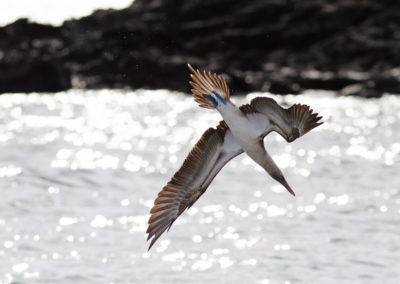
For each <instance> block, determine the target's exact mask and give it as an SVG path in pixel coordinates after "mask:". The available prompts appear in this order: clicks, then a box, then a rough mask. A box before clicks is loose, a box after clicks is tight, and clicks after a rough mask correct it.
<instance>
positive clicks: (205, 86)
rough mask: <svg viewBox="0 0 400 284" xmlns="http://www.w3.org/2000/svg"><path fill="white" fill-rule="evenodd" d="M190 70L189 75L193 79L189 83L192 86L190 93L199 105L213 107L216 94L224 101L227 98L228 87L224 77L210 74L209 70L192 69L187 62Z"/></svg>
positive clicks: (216, 99)
mask: <svg viewBox="0 0 400 284" xmlns="http://www.w3.org/2000/svg"><path fill="white" fill-rule="evenodd" d="M188 67H189V69H190V71H192V73H193V74H190V77H191V78H192V80H193V81H190V82H189V84H190V85H191V86H192V87H193V89H192V90H191V91H192V94H193V97H194V100H195V101H196V102H197V103H198V104H199V106H200V107H204V108H209V109H213V108H215V104H214V103H213V100H214V102H215V101H218V98H217V97H218V96H220V97H222V99H224V100H225V101H228V100H229V87H228V84H227V83H226V81H225V79H224V78H222V76H221V75H217V74H215V73H214V74H211V73H210V72H208V73H207V72H206V71H203V73H201V72H200V71H199V70H194V68H193V67H192V66H191V65H190V64H188Z"/></svg>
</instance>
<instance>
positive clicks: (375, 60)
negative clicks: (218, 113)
mask: <svg viewBox="0 0 400 284" xmlns="http://www.w3.org/2000/svg"><path fill="white" fill-rule="evenodd" d="M399 30H400V3H399V2H398V1H392V0H382V1H374V0H365V1H359V0H346V1H330V0H286V1H281V0H269V1H263V0H255V1H233V0H221V1H214V0H202V1H200V0H185V1H183V0H169V1H166V0H136V1H135V2H133V4H132V5H131V7H129V8H127V9H124V10H120V11H113V10H108V11H97V12H95V13H94V14H93V15H91V16H89V17H85V18H82V19H80V20H74V21H68V22H65V23H64V25H63V26H62V27H59V28H54V27H47V26H43V25H38V24H33V23H28V22H27V21H26V20H20V21H17V22H15V23H14V24H11V25H9V26H6V27H4V28H0V78H1V79H0V80H1V81H0V83H1V86H0V91H4V90H6V89H8V90H12V89H13V88H14V89H15V90H17V89H18V90H21V87H18V86H24V84H25V83H23V82H22V81H26V82H29V80H27V77H29V76H32V77H33V78H34V79H32V80H31V83H30V84H28V85H29V86H31V88H33V89H35V88H36V91H40V90H43V89H47V90H49V89H53V90H55V91H57V90H60V89H64V88H67V87H69V86H70V84H69V83H65V82H66V81H70V79H69V73H70V74H71V76H72V78H77V79H78V80H73V81H74V82H83V85H84V86H86V87H87V88H103V87H118V88H120V87H125V86H130V87H132V88H156V89H158V88H167V89H172V90H179V91H185V92H188V91H189V88H190V87H189V85H188V84H187V83H186V82H187V81H188V78H189V74H188V73H189V72H188V69H187V67H186V63H191V64H192V65H194V66H195V67H197V68H199V69H207V70H210V71H213V72H217V73H223V74H224V75H225V76H226V78H227V79H228V82H229V85H230V87H231V88H232V93H233V94H242V93H246V92H251V91H270V92H274V93H280V94H288V93H293V94H296V93H300V92H302V91H303V90H305V89H327V90H336V91H340V93H343V94H347V93H348V94H354V95H361V96H365V97H371V96H379V95H381V94H382V93H384V92H390V93H400V85H399V82H400V74H399V73H400V71H399V69H398V68H399V67H398V66H400V33H399ZM15 62H19V63H18V64H19V65H18V66H19V67H20V68H21V70H22V71H15V70H14V69H13V71H12V72H8V71H9V70H10V68H11V67H10V66H12V64H15ZM38 62H40V64H45V67H44V66H41V67H40V66H39V65H40V64H39V63H38ZM43 62H45V63H43ZM38 64H39V65H38ZM30 65H32V66H30ZM38 66H39V67H38ZM38 70H39V71H40V72H39V71H38ZM43 70H47V71H46V72H45V71H43ZM51 70H53V71H52V72H50V71H51ZM54 70H58V71H57V72H56V71H54ZM49 73H51V75H53V76H54V77H57V78H58V80H57V79H56V78H54V79H53V82H59V83H58V84H54V85H53V86H50V85H49V84H50V82H49V81H47V80H45V79H44V78H46V77H48V76H51V75H50V74H49ZM23 74H24V75H23ZM54 74H56V75H54ZM57 74H58V75H57ZM33 82H38V84H36V85H35V84H33ZM39 83H40V84H42V85H40V86H39ZM3 84H4V86H6V85H7V86H8V87H7V88H5V87H3ZM46 85H47V86H46ZM13 86H14V87H13ZM348 86H352V87H351V88H353V89H351V88H350V89H347V87H348ZM354 86H359V91H355V89H354ZM26 89H29V88H27V87H26ZM33 89H30V90H33Z"/></svg>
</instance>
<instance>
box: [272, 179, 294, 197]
mask: <svg viewBox="0 0 400 284" xmlns="http://www.w3.org/2000/svg"><path fill="white" fill-rule="evenodd" d="M273 178H274V179H275V180H277V181H279V183H280V184H281V185H283V186H284V187H285V188H286V189H287V191H289V193H290V194H291V195H293V196H296V194H295V193H294V191H293V189H292V188H291V187H290V186H289V184H288V183H287V181H286V179H285V177H284V176H283V175H282V176H277V177H273Z"/></svg>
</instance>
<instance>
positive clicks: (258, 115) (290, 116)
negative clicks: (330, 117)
mask: <svg viewBox="0 0 400 284" xmlns="http://www.w3.org/2000/svg"><path fill="white" fill-rule="evenodd" d="M241 109H242V111H243V110H245V111H244V112H245V113H246V116H247V117H248V118H249V119H250V120H251V121H252V122H253V124H254V125H255V126H256V127H257V128H258V130H259V132H260V137H264V136H265V135H267V134H268V133H269V132H271V131H275V132H277V133H279V134H280V135H281V136H282V137H283V138H285V139H286V141H288V142H292V141H294V140H296V139H297V138H298V137H300V136H302V135H304V134H306V133H307V132H309V131H310V130H312V129H314V128H315V127H317V126H319V125H321V124H322V123H323V122H319V120H320V119H321V118H322V116H318V113H313V110H312V109H310V107H309V106H307V105H300V104H295V105H293V106H291V107H290V108H287V109H285V108H282V107H281V106H280V105H278V103H277V102H276V101H275V100H274V99H271V98H267V97H257V98H254V99H253V100H252V101H251V102H250V104H248V105H244V106H242V107H241Z"/></svg>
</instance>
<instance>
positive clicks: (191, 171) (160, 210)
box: [147, 121, 243, 249]
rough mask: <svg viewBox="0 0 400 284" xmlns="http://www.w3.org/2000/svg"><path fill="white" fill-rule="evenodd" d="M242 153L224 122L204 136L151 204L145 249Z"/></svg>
mask: <svg viewBox="0 0 400 284" xmlns="http://www.w3.org/2000/svg"><path fill="white" fill-rule="evenodd" d="M242 152H243V150H242V149H241V147H240V146H239V144H238V143H237V142H236V141H235V139H234V138H233V136H232V134H231V131H230V130H229V128H228V126H227V125H226V123H225V122H224V121H221V123H220V124H219V125H218V126H217V128H209V129H208V130H207V131H206V132H204V134H203V136H202V137H201V138H200V140H199V141H198V142H197V143H196V145H195V146H194V147H193V149H192V150H191V152H190V153H189V155H188V156H187V158H186V159H185V161H184V162H183V164H182V166H181V168H180V169H179V170H178V171H177V172H176V173H175V175H174V176H173V177H172V178H171V180H170V181H169V182H168V183H167V185H166V186H164V188H163V189H162V190H161V191H160V192H159V194H158V196H157V198H156V200H155V201H154V206H153V208H152V209H151V211H150V213H151V216H150V219H149V222H148V223H149V226H148V229H147V234H148V238H147V240H150V239H151V242H150V246H149V249H150V248H151V247H152V246H153V245H154V243H155V242H156V241H157V240H158V238H159V237H160V236H161V235H162V234H163V233H164V232H165V231H166V230H167V229H169V228H170V227H171V225H172V224H173V222H174V221H175V220H176V218H178V217H179V215H181V214H182V212H183V211H185V210H186V209H187V208H189V207H190V206H192V205H193V204H194V203H195V202H196V201H197V200H198V199H199V197H200V196H201V195H202V194H203V193H204V192H205V191H206V189H207V187H208V186H209V184H210V183H211V182H212V180H213V179H214V177H215V176H216V175H217V174H218V172H219V171H220V170H221V169H222V168H223V166H224V165H225V164H226V163H227V162H228V161H230V160H231V159H233V158H234V157H236V156H237V155H239V154H240V153H242Z"/></svg>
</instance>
